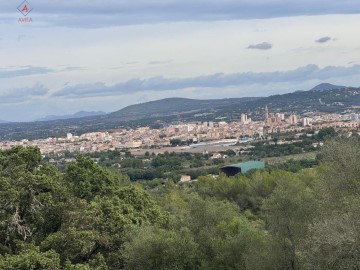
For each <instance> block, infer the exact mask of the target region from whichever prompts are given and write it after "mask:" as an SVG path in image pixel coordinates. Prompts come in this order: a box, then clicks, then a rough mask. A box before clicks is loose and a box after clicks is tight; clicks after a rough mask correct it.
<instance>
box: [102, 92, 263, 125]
mask: <svg viewBox="0 0 360 270" xmlns="http://www.w3.org/2000/svg"><path fill="white" fill-rule="evenodd" d="M257 99H259V98H257V97H247V98H228V99H209V100H199V99H189V98H165V99H161V100H156V101H150V102H146V103H141V104H135V105H131V106H128V107H125V108H123V109H121V110H119V111H116V112H113V113H110V114H109V117H120V118H124V120H131V119H139V118H142V117H149V116H151V117H156V116H165V115H166V116H168V115H174V114H176V115H177V114H185V113H190V112H194V113H195V112H200V111H203V110H207V109H214V108H218V107H224V106H229V105H236V104H241V103H244V102H249V101H254V100H257Z"/></svg>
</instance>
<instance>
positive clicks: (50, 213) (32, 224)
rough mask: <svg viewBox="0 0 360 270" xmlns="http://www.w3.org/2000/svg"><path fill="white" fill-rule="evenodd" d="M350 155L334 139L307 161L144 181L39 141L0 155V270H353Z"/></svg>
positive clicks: (357, 180)
mask: <svg viewBox="0 0 360 270" xmlns="http://www.w3.org/2000/svg"><path fill="white" fill-rule="evenodd" d="M184 155H185V154H184ZM191 159H192V160H191V161H194V162H195V161H196V160H197V157H191ZM189 160H190V157H189ZM359 160H360V141H359V139H358V138H352V139H339V138H337V139H332V140H330V141H327V143H326V144H325V146H324V147H323V148H322V151H321V154H320V155H319V159H318V161H317V163H316V164H314V165H316V167H314V168H305V169H302V167H306V166H300V167H296V169H294V170H290V171H283V170H280V169H276V168H273V169H272V170H264V171H255V172H253V173H251V174H249V175H246V176H241V175H239V176H235V177H226V176H225V175H220V176H214V175H206V173H205V172H204V175H205V176H199V175H196V176H195V177H197V178H198V181H197V182H195V183H190V184H174V182H173V181H167V180H164V179H162V180H159V179H154V180H152V181H151V182H149V184H146V185H144V186H142V185H141V184H140V183H133V182H130V180H129V177H128V176H126V175H124V174H121V173H119V172H115V171H110V170H108V169H105V168H103V167H101V166H100V165H98V164H96V163H95V162H94V161H92V160H91V159H90V158H89V157H85V156H78V157H77V159H76V160H75V161H74V162H73V163H71V164H70V165H68V166H67V167H66V168H65V171H64V172H61V171H59V169H58V168H56V167H54V166H52V165H49V164H47V163H46V162H41V153H40V151H39V149H37V148H33V147H27V148H23V147H16V148H13V149H11V150H6V151H0V270H2V269H4V270H5V269H9V270H12V269H14V270H15V269H20V270H22V269H24V270H25V269H34V270H35V269H49V270H50V269H51V270H56V269H59V270H60V269H64V270H79V269H81V270H100V269H101V270H102V269H105V270H106V269H108V270H112V269H135V270H136V269H157V270H158V269H159V270H162V269H179V270H180V269H210V270H212V269H214V270H215V269H251V270H253V269H255V270H256V269H260V270H261V269H264V270H265V269H274V270H277V269H283V270H297V269H299V270H300V269H309V270H310V269H311V270H312V269H314V270H315V269H334V270H335V269H359V268H360V259H359V258H360V237H359V235H360V229H359V228H360V197H359V196H360V165H359ZM291 162H292V163H289V164H290V165H291V166H293V164H295V163H294V161H291ZM304 162H305V161H304ZM305 163H306V162H305ZM122 165H123V166H124V168H128V169H136V168H137V166H139V162H138V161H135V160H133V159H129V161H127V162H124V163H123V164H122ZM290 165H286V166H290ZM152 166H154V167H155V168H157V170H159V171H161V173H162V174H165V175H171V169H172V168H176V167H177V166H179V160H178V157H176V156H172V155H170V154H166V155H164V156H160V157H157V158H154V159H153V161H152ZM284 166H285V165H284ZM279 168H281V166H279ZM137 169H139V168H137ZM150 178H151V177H150ZM151 179H152V178H151ZM155 182H156V183H155Z"/></svg>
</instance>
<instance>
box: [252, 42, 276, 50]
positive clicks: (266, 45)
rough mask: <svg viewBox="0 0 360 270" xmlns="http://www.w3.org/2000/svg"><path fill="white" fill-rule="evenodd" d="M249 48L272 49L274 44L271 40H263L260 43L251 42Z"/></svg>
mask: <svg viewBox="0 0 360 270" xmlns="http://www.w3.org/2000/svg"><path fill="white" fill-rule="evenodd" d="M247 48H248V49H257V50H270V49H271V48H272V44H271V43H269V42H263V43H259V44H251V45H249V46H248V47H247Z"/></svg>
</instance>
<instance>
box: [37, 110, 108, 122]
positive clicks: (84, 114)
mask: <svg viewBox="0 0 360 270" xmlns="http://www.w3.org/2000/svg"><path fill="white" fill-rule="evenodd" d="M104 114H106V113H105V112H101V111H98V112H85V111H80V112H77V113H74V114H67V115H47V116H45V117H44V118H40V119H38V120H36V121H53V120H60V119H72V118H82V117H88V116H96V115H104Z"/></svg>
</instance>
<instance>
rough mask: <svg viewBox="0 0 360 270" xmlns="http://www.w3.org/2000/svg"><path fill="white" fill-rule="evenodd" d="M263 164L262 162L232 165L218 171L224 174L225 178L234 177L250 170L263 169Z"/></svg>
mask: <svg viewBox="0 0 360 270" xmlns="http://www.w3.org/2000/svg"><path fill="white" fill-rule="evenodd" d="M264 168H265V162H263V161H255V160H253V161H247V162H241V163H237V164H232V165H228V166H224V167H222V168H220V171H221V172H223V173H225V174H226V175H227V176H234V175H236V174H238V173H242V174H245V173H247V172H248V171H250V170H252V169H264Z"/></svg>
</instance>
